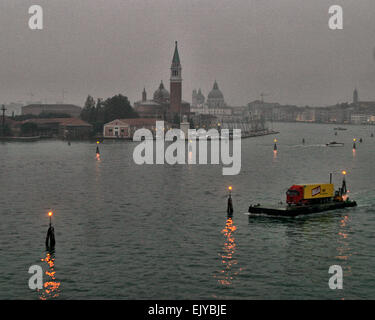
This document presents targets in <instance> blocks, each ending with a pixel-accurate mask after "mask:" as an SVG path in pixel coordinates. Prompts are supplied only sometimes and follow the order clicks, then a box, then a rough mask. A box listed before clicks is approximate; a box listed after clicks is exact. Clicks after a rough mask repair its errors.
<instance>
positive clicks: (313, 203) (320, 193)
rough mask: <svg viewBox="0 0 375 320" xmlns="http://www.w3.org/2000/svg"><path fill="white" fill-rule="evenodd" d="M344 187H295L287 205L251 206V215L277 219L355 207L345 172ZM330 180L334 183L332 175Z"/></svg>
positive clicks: (288, 194)
mask: <svg viewBox="0 0 375 320" xmlns="http://www.w3.org/2000/svg"><path fill="white" fill-rule="evenodd" d="M343 175H344V178H343V181H342V186H341V188H339V189H338V190H337V191H334V186H333V184H332V183H329V184H305V185H293V186H291V187H290V188H289V189H288V191H287V193H286V205H283V206H282V205H280V206H274V207H272V206H269V207H263V206H261V205H260V204H257V205H250V207H249V214H251V215H266V216H276V217H295V216H299V215H306V214H311V213H318V212H324V211H331V210H337V209H343V208H348V207H355V206H357V203H356V202H355V201H352V200H349V197H348V195H347V193H348V191H347V188H346V181H345V175H346V172H345V171H343ZM330 180H331V181H332V174H331V178H330Z"/></svg>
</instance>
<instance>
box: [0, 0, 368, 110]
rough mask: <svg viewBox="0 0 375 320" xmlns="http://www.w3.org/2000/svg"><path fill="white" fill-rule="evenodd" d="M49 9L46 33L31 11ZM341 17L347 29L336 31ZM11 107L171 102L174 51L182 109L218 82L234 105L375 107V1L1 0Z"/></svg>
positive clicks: (2, 57) (1, 79)
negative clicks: (333, 12)
mask: <svg viewBox="0 0 375 320" xmlns="http://www.w3.org/2000/svg"><path fill="white" fill-rule="evenodd" d="M32 4H39V5H41V6H42V7H43V9H44V30H42V31H32V30H30V29H29V28H28V19H29V14H28V8H29V6H31V5H32ZM334 4H338V5H342V7H343V9H344V29H343V30H336V31H332V30H330V29H329V28H328V18H329V15H328V8H329V7H330V6H331V5H334ZM0 24H1V33H0V42H1V46H0V95H1V99H0V102H4V103H5V102H10V101H16V100H21V101H24V100H27V99H29V98H30V96H29V94H30V93H31V92H32V93H34V99H37V100H42V101H47V102H49V103H52V102H56V101H58V100H61V99H62V91H63V90H66V92H67V93H66V99H65V102H70V103H76V104H79V105H83V103H84V100H85V98H86V96H87V95H88V94H91V95H93V96H94V97H103V98H106V97H109V96H111V95H114V94H117V93H122V94H124V95H127V96H128V97H129V99H130V101H131V102H132V103H133V102H134V101H136V100H139V99H140V97H141V92H142V89H143V87H144V86H145V87H146V90H147V93H148V97H151V96H152V94H153V92H154V91H155V89H156V88H157V87H158V85H159V82H160V80H163V81H164V83H165V84H166V85H167V87H168V90H169V68H170V64H171V59H172V55H173V49H174V41H175V40H178V42H179V51H180V57H181V60H182V68H183V69H182V75H183V79H184V81H183V99H184V100H187V101H191V91H192V89H194V88H199V87H201V88H202V90H203V93H204V95H205V96H207V93H208V92H209V90H210V89H211V88H212V85H213V82H214V80H215V79H217V81H218V84H219V87H220V89H221V90H222V92H223V93H224V96H225V99H226V101H227V103H228V104H230V105H244V104H246V103H247V102H249V101H251V100H255V99H259V95H260V94H261V93H262V92H264V93H266V94H268V96H266V97H265V100H266V101H277V102H280V103H291V104H298V105H305V104H310V105H324V104H334V103H337V102H343V101H350V100H351V99H352V91H353V88H354V87H355V86H357V87H358V89H359V95H360V99H363V100H370V99H373V100H375V90H374V89H375V61H374V51H373V50H374V46H375V1H374V0H361V1H353V0H331V1H329V0H194V1H192V0H33V1H27V0H2V1H1V3H0Z"/></svg>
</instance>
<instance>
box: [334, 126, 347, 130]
mask: <svg viewBox="0 0 375 320" xmlns="http://www.w3.org/2000/svg"><path fill="white" fill-rule="evenodd" d="M333 130H340V131H343V130H348V129H347V128H343V127H337V128H334V129H333Z"/></svg>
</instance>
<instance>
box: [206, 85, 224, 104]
mask: <svg viewBox="0 0 375 320" xmlns="http://www.w3.org/2000/svg"><path fill="white" fill-rule="evenodd" d="M207 106H208V108H209V109H220V108H224V107H226V103H225V100H224V95H223V93H222V92H221V91H220V89H219V85H218V84H217V81H216V80H215V82H214V85H213V88H212V90H211V91H210V93H209V94H208V96H207Z"/></svg>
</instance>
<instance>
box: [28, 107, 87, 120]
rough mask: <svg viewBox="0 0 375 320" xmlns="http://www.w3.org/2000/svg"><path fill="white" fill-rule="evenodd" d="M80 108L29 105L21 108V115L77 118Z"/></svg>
mask: <svg viewBox="0 0 375 320" xmlns="http://www.w3.org/2000/svg"><path fill="white" fill-rule="evenodd" d="M81 111H82V108H81V107H79V106H76V105H73V104H30V105H27V106H23V107H22V114H23V115H26V114H31V115H35V116H39V115H40V114H42V113H52V114H67V115H69V116H71V117H73V118H79V116H80V114H81Z"/></svg>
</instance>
